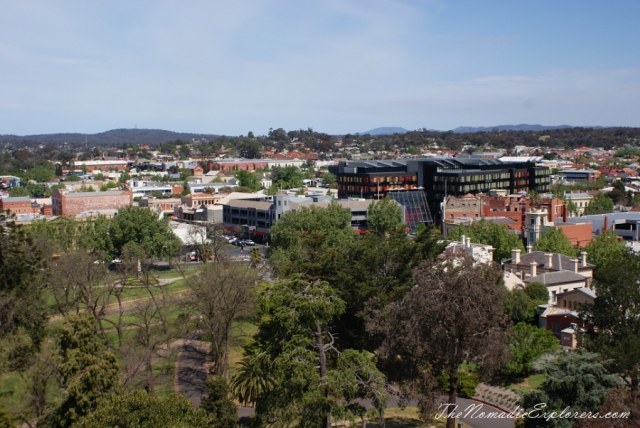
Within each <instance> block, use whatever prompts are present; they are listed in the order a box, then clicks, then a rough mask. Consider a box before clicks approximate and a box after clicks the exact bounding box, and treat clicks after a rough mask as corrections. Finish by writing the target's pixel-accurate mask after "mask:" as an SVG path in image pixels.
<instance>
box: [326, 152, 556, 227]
mask: <svg viewBox="0 0 640 428" xmlns="http://www.w3.org/2000/svg"><path fill="white" fill-rule="evenodd" d="M329 170H330V171H331V172H332V173H333V174H335V175H336V177H337V181H338V198H349V197H356V198H367V199H369V198H370V199H381V198H384V197H385V196H386V195H387V194H388V193H389V192H390V191H400V190H415V189H424V192H425V194H426V198H427V204H428V207H429V210H430V212H431V215H432V216H433V218H434V220H435V221H436V222H437V223H440V221H441V208H440V204H441V203H442V202H443V201H444V199H445V197H446V196H447V195H452V196H460V195H464V194H467V193H480V192H488V191H489V190H491V189H505V190H507V191H508V192H509V193H511V194H515V193H518V192H520V191H527V192H528V191H530V190H535V191H537V192H538V193H544V192H548V191H549V186H550V173H551V172H550V170H549V168H547V167H544V166H538V165H537V164H536V163H535V162H533V161H531V160H530V158H523V161H521V162H519V161H510V162H503V161H501V160H499V159H490V158H489V159H483V158H425V159H411V160H398V161H358V162H351V161H342V162H340V163H339V164H338V165H336V166H333V167H330V168H329Z"/></svg>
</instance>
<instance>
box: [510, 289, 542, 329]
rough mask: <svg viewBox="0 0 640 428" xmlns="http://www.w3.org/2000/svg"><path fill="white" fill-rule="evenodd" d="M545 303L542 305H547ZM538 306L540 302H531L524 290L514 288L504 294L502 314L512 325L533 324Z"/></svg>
mask: <svg viewBox="0 0 640 428" xmlns="http://www.w3.org/2000/svg"><path fill="white" fill-rule="evenodd" d="M547 301H548V299H547ZM547 301H545V302H544V303H547ZM539 304H541V302H536V301H533V300H532V299H531V297H529V295H528V294H527V293H525V291H524V290H521V289H519V288H514V289H513V290H511V291H508V292H506V293H504V300H503V308H504V314H505V315H506V316H507V317H508V318H509V321H511V322H512V323H513V324H518V323H521V322H526V323H529V324H533V323H534V321H535V315H536V310H537V309H538V305H539Z"/></svg>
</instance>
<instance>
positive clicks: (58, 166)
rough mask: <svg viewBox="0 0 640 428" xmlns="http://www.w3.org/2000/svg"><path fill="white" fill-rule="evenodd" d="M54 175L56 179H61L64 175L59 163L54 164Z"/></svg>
mask: <svg viewBox="0 0 640 428" xmlns="http://www.w3.org/2000/svg"><path fill="white" fill-rule="evenodd" d="M54 174H55V176H56V177H62V176H63V175H64V172H63V171H62V165H60V164H59V163H57V164H56V168H55V172H54Z"/></svg>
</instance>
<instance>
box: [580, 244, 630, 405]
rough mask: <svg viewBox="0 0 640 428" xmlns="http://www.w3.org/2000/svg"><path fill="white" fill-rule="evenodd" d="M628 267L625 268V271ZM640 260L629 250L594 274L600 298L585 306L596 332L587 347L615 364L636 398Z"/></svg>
mask: <svg viewBox="0 0 640 428" xmlns="http://www.w3.org/2000/svg"><path fill="white" fill-rule="evenodd" d="M621 267H624V268H621ZM638 278H640V256H638V255H636V254H635V253H633V252H632V251H631V250H626V251H625V252H623V253H622V255H620V256H618V257H616V258H615V259H613V258H612V259H605V262H604V263H603V264H602V265H601V266H599V267H598V270H597V271H596V272H594V283H595V289H596V290H595V291H596V298H595V300H594V303H593V304H584V305H582V307H581V308H580V309H581V315H582V317H583V318H584V319H585V320H586V321H587V322H588V323H589V324H591V325H593V326H594V327H595V328H594V329H591V330H589V332H588V337H587V339H588V340H587V342H586V347H587V349H589V350H590V351H594V352H599V353H602V355H606V356H607V358H610V359H611V360H610V361H609V363H608V365H607V366H608V367H609V369H610V371H611V372H612V373H618V374H619V375H620V377H621V378H622V380H623V381H624V382H625V384H627V386H628V387H630V388H631V393H632V396H634V397H636V396H637V394H638V391H639V390H640V387H639V386H640V289H639V288H638Z"/></svg>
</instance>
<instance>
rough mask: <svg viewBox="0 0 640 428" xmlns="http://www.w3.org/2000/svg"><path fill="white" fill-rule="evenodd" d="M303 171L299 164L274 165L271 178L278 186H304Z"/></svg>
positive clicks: (284, 187) (287, 187)
mask: <svg viewBox="0 0 640 428" xmlns="http://www.w3.org/2000/svg"><path fill="white" fill-rule="evenodd" d="M302 178H303V177H302V172H301V171H300V169H299V168H298V167H297V166H293V165H288V166H274V167H273V168H271V180H272V181H273V185H274V186H276V187H278V188H280V187H281V188H283V189H291V188H292V187H302Z"/></svg>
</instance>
